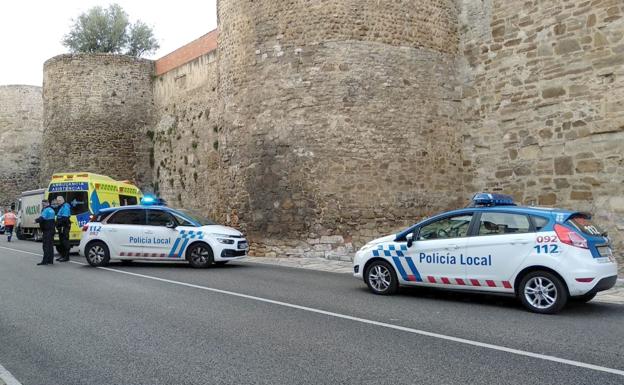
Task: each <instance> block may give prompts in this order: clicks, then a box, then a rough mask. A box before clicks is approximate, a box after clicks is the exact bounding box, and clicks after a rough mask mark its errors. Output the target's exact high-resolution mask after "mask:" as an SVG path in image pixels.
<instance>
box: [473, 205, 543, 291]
mask: <svg viewBox="0 0 624 385" xmlns="http://www.w3.org/2000/svg"><path fill="white" fill-rule="evenodd" d="M534 238H535V234H534V233H533V230H532V228H531V222H530V220H529V216H528V215H525V214H522V213H511V212H504V211H482V212H480V214H479V218H478V220H477V223H476V225H475V236H473V237H471V238H470V239H469V240H468V244H467V246H466V253H465V254H466V255H465V257H464V262H465V264H466V275H467V278H468V279H469V280H470V281H471V282H472V283H473V286H481V287H482V288H484V289H486V290H492V291H510V290H511V289H512V286H513V285H512V283H511V277H512V276H513V274H514V273H515V272H516V270H517V268H518V266H520V265H521V264H522V262H523V261H524V259H525V258H526V257H527V256H528V255H529V253H531V251H532V249H533V246H534Z"/></svg>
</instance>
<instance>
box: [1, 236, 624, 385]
mask: <svg viewBox="0 0 624 385" xmlns="http://www.w3.org/2000/svg"><path fill="white" fill-rule="evenodd" d="M0 248H2V249H7V250H13V251H18V252H22V253H26V254H33V255H40V254H35V253H31V252H28V251H24V250H18V249H11V248H8V247H1V246H0ZM70 262H71V263H74V264H77V265H83V266H84V265H87V264H86V263H82V262H76V261H70ZM97 269H100V270H106V271H110V272H114V273H119V274H126V275H130V276H134V277H139V278H145V279H151V280H154V281H159V282H165V283H170V284H174V285H179V286H185V287H190V288H193V289H199V290H205V291H210V292H213V293H219V294H225V295H230V296H233V297H239V298H245V299H250V300H254V301H259V302H264V303H270V304H273V305H278V306H283V307H288V308H291V309H297V310H303V311H307V312H311V313H316V314H323V315H326V316H330V317H335V318H340V319H346V320H349V321H354V322H360V323H364V324H368V325H375V326H380V327H384V328H388V329H394V330H399V331H402V332H407V333H412V334H418V335H421V336H426V337H432V338H437V339H441V340H445V341H452V342H457V343H460V344H464V345H471V346H477V347H480V348H486V349H491V350H496V351H500V352H505V353H511V354H516V355H519V356H524V357H531V358H537V359H540V360H545V361H551V362H557V363H560V364H565V365H571V366H576V367H579V368H585V369H591V370H596V371H599V372H605V373H610V374H615V375H618V376H624V370H619V369H614V368H608V367H605V366H600V365H594V364H588V363H585V362H580V361H574V360H568V359H565V358H559V357H555V356H550V355H546V354H539V353H533V352H529V351H525V350H519V349H513V348H508V347H505V346H500V345H494V344H488V343H485V342H479V341H474V340H469V339H465V338H459V337H453V336H449V335H446V334H439V333H433V332H428V331H426V330H420V329H414V328H409V327H405V326H399V325H393V324H389V323H385V322H379V321H374V320H370V319H366V318H359V317H354V316H350V315H346V314H341V313H334V312H331V311H327V310H321V309H316V308H312V307H307V306H302V305H296V304H292V303H288V302H282V301H276V300H272V299H268V298H262V297H257V296H254V295H249V294H242V293H237V292H233V291H229V290H222V289H215V288H212V287H207V286H201V285H195V284H192V283H186V282H180V281H174V280H171V279H166V278H159V277H154V276H151V275H144V274H138V273H131V272H129V271H123V270H117V269H112V268H109V267H98V268H97ZM7 385H9V384H8V383H7Z"/></svg>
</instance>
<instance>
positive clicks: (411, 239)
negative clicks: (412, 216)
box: [405, 233, 414, 248]
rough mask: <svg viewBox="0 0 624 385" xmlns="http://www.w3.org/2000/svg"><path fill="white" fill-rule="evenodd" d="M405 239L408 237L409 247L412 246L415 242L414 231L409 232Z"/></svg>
mask: <svg viewBox="0 0 624 385" xmlns="http://www.w3.org/2000/svg"><path fill="white" fill-rule="evenodd" d="M405 239H407V247H408V248H409V247H412V245H413V244H414V233H409V234H407V235H406V236H405Z"/></svg>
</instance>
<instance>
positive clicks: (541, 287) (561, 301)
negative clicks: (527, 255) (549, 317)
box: [518, 271, 568, 314]
mask: <svg viewBox="0 0 624 385" xmlns="http://www.w3.org/2000/svg"><path fill="white" fill-rule="evenodd" d="M518 297H519V298H520V301H521V302H522V304H523V305H524V307H526V308H527V309H528V310H530V311H532V312H534V313H540V314H555V313H557V312H559V311H560V310H561V309H563V307H564V306H565V305H566V303H567V302H568V289H567V288H566V286H565V284H564V283H563V281H562V280H561V279H560V278H559V277H557V276H556V275H554V274H552V273H549V272H547V271H533V272H531V273H529V274H527V275H525V276H524V277H523V278H522V281H520V287H519V288H518Z"/></svg>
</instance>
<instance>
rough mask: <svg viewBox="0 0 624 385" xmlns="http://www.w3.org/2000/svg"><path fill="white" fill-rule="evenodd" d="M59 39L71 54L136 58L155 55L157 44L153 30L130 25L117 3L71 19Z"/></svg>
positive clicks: (138, 24)
mask: <svg viewBox="0 0 624 385" xmlns="http://www.w3.org/2000/svg"><path fill="white" fill-rule="evenodd" d="M73 22H74V24H73V26H72V28H71V30H70V31H69V33H68V34H67V35H65V37H64V38H63V45H64V46H66V47H67V48H69V50H70V51H71V52H91V53H92V52H109V53H124V54H126V55H132V56H136V57H139V56H141V55H143V54H149V53H153V52H155V51H156V50H157V49H158V48H159V45H158V41H157V40H156V38H155V37H154V31H153V30H152V28H150V27H149V26H148V25H147V24H145V23H144V22H142V21H141V20H137V21H136V22H135V23H134V24H130V21H129V19H128V14H127V13H126V12H125V11H124V10H123V8H121V6H119V5H118V4H111V5H110V6H109V7H108V8H106V9H104V8H102V7H93V8H91V9H89V10H88V11H87V12H85V13H82V14H80V15H79V16H78V18H77V19H75V20H74V21H73Z"/></svg>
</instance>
